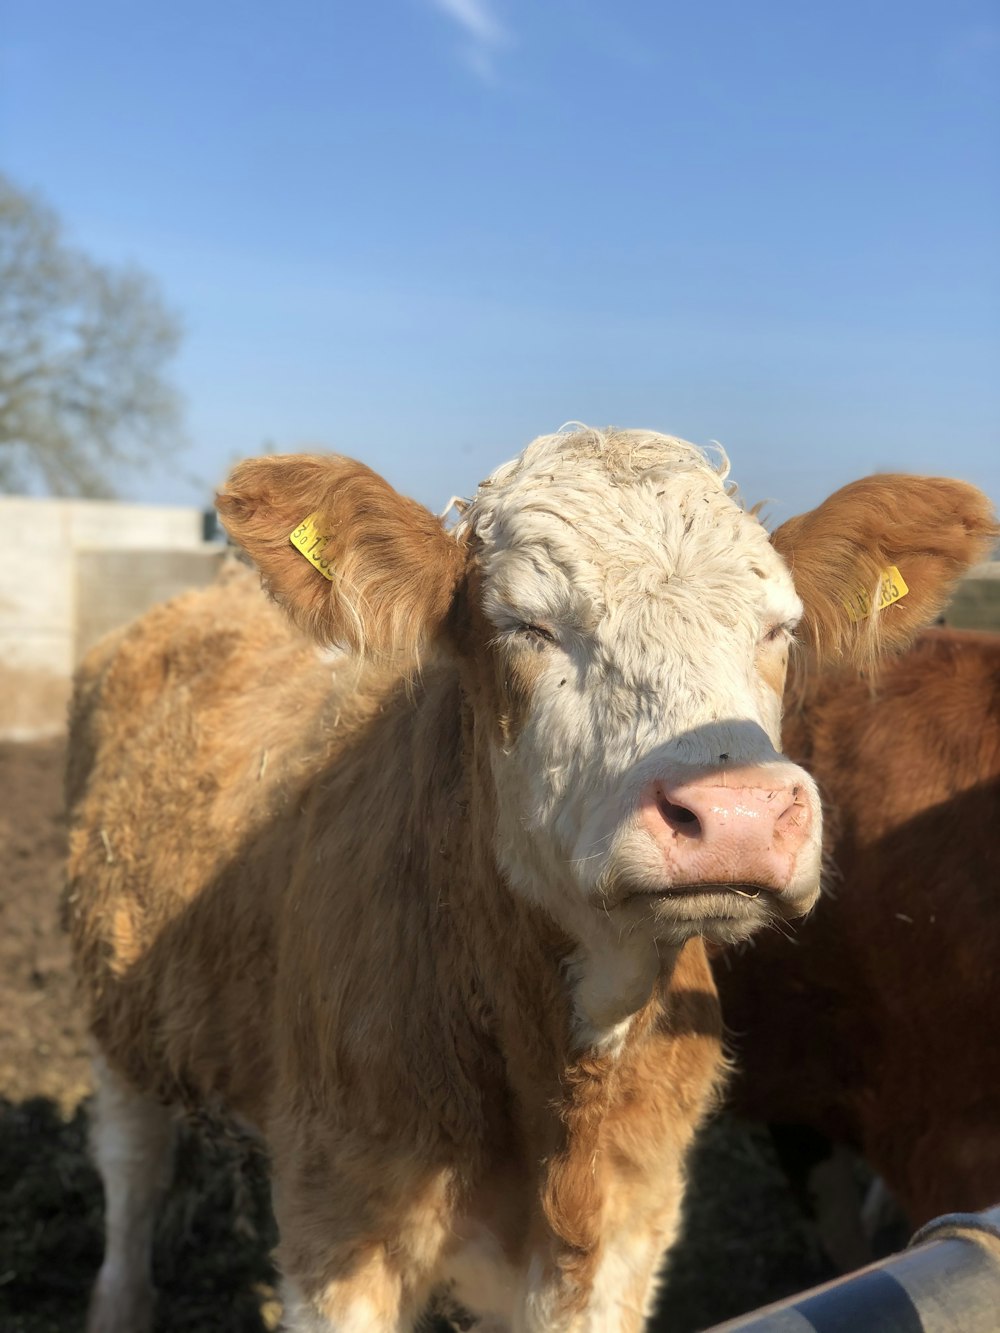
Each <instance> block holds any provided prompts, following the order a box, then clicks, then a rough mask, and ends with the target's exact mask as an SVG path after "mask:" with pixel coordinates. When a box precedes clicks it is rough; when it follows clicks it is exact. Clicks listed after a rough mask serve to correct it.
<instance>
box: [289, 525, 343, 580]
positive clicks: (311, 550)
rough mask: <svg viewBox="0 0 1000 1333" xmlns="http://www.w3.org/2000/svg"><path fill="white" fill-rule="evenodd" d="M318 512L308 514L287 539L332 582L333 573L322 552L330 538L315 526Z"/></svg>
mask: <svg viewBox="0 0 1000 1333" xmlns="http://www.w3.org/2000/svg"><path fill="white" fill-rule="evenodd" d="M318 518H319V513H318V512H317V513H315V514H310V515H309V516H308V517H307V518H304V519H303V520H302V522H301V523H300V524H299V526H298V527H297V528H296V529H295V531H294V532H291V533H289V536H288V540H289V541H290V542H291V543H292V545H293V546H294V547H295V549H296V551H299V552H300V553H301V554H302V555H304V556H305V558H306V559H307V560H308V561H309V563H310V564H311V565H312V567H313V568H314V569H318V570H319V572H320V573H321V574H322V575H323V577H324V578H325V579H329V580H330V581H331V583H332V582H333V574H332V573H331V570H330V562H329V561H328V560H327V558H326V556H325V555H324V554H323V552H324V551H325V549H326V544H327V542H328V541H329V540H330V538H329V537H325V536H324V535H323V533H322V532H320V530H319V528H318V527H317V526H316V520H317V519H318Z"/></svg>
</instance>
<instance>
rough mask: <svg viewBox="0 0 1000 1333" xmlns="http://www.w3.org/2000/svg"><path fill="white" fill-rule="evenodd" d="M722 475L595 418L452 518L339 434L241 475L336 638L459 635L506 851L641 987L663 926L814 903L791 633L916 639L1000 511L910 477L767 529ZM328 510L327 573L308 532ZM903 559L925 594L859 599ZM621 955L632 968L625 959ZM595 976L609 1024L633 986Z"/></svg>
mask: <svg viewBox="0 0 1000 1333" xmlns="http://www.w3.org/2000/svg"><path fill="white" fill-rule="evenodd" d="M725 475H726V472H725V469H723V468H719V467H717V466H715V465H713V464H712V463H711V462H710V461H709V460H708V459H707V458H706V456H705V455H704V454H703V453H702V452H701V451H700V450H698V449H697V448H695V447H694V446H692V445H689V444H686V443H684V442H683V441H680V440H676V439H672V438H669V437H666V436H662V435H655V434H652V433H648V432H639V431H604V432H601V431H593V430H587V429H579V430H574V431H571V432H567V433H561V434H559V435H554V436H545V437H542V438H540V439H538V440H535V441H534V443H532V444H530V445H529V446H528V448H527V449H525V451H524V452H523V453H522V454H521V455H520V457H518V458H517V459H516V460H514V461H513V462H512V463H509V464H507V465H505V466H504V467H502V468H500V469H499V470H498V471H497V472H495V473H494V474H493V476H492V477H490V478H489V480H488V481H486V482H484V483H483V484H482V486H481V487H480V488H479V491H478V492H477V494H476V496H475V497H474V499H473V500H472V502H471V504H470V505H469V507H468V508H467V509H466V511H465V512H464V514H463V516H462V520H461V522H460V523H459V525H458V527H457V528H456V530H455V531H454V532H453V533H448V532H446V531H445V530H444V528H443V527H442V525H441V524H440V522H439V521H438V520H437V519H435V518H434V517H433V516H432V515H431V514H430V513H429V512H428V511H427V510H425V509H423V508H422V507H421V506H419V505H417V504H415V503H414V502H413V501H410V500H406V499H403V498H402V497H400V496H399V495H398V494H397V493H396V492H395V491H393V490H392V489H391V488H390V487H389V486H388V485H387V483H385V482H384V481H382V480H381V478H379V477H377V476H376V475H375V474H373V473H372V472H370V471H369V470H368V469H367V468H365V467H363V466H362V465H361V464H358V463H354V462H351V461H349V460H345V459H341V458H309V457H288V458H280V457H278V458H266V459H260V460H255V461H251V462H248V463H244V464H241V465H240V466H239V467H238V468H237V469H236V470H235V472H234V473H233V475H232V477H231V479H230V481H229V483H228V485H227V487H226V489H225V490H224V491H223V493H222V494H221V496H220V498H219V506H220V510H221V512H222V515H223V518H224V520H225V522H226V525H227V527H228V528H229V530H230V532H231V533H232V534H233V536H234V537H235V538H236V540H237V541H239V542H240V543H241V544H242V545H244V546H245V547H246V549H247V550H248V551H249V553H250V555H251V556H252V557H253V558H254V560H255V561H256V562H257V564H258V566H259V567H260V569H261V571H262V573H263V575H264V578H265V581H266V582H267V584H268V586H269V588H270V590H271V592H272V593H273V595H274V596H275V597H276V598H277V599H278V600H279V601H280V602H282V603H283V604H284V605H285V606H286V607H287V608H288V610H289V612H290V613H291V615H292V617H293V618H294V619H295V620H296V621H297V622H298V623H299V624H301V625H303V626H305V627H306V628H308V629H309V630H310V631H311V632H312V633H313V634H314V635H315V636H316V637H317V638H318V639H319V640H320V641H321V642H324V643H330V642H339V643H343V644H345V645H346V646H348V647H350V648H353V649H354V650H355V651H360V652H365V653H368V654H371V655H375V656H386V655H388V656H393V655H394V656H396V657H397V658H398V659H399V661H400V663H401V665H402V666H403V667H404V668H405V669H412V665H413V662H414V660H415V658H416V656H417V654H418V653H419V652H420V650H421V649H422V648H424V649H425V650H427V649H430V648H431V647H432V645H437V646H439V647H443V648H444V649H445V650H446V651H448V652H450V653H451V654H452V655H454V656H455V657H457V659H458V663H459V669H460V671H461V672H462V676H463V680H464V682H465V688H466V693H467V695H468V697H469V698H470V700H471V701H472V705H473V708H474V710H475V718H476V735H477V743H478V744H480V745H482V746H484V747H486V748H487V753H488V757H489V766H490V769H491V771H492V778H493V783H494V786H495V798H496V807H497V832H496V856H497V860H498V863H499V865H500V867H501V869H502V870H503V872H504V873H505V874H506V876H507V877H508V879H509V881H510V883H511V884H512V886H513V887H514V888H515V889H516V890H517V891H518V892H520V893H522V894H524V895H526V896H528V897H530V898H532V899H534V900H536V901H537V902H540V903H541V904H542V905H543V906H544V907H545V908H546V909H547V910H549V911H550V912H551V913H552V914H553V915H554V916H555V918H556V919H557V920H558V921H559V922H560V924H561V925H562V926H563V927H564V928H565V929H566V930H567V931H568V932H569V933H570V935H571V937H572V938H575V939H577V940H579V942H580V946H581V950H582V951H583V956H585V957H587V958H592V957H597V956H602V955H606V956H615V957H617V958H619V961H620V958H622V957H626V955H627V956H628V957H631V956H632V955H633V954H634V955H635V958H634V960H633V961H634V963H635V966H634V968H632V970H633V971H635V973H636V976H637V982H636V984H637V985H638V986H639V988H640V989H641V987H642V985H644V984H646V983H647V982H648V960H649V958H650V957H651V956H655V951H656V948H657V947H658V946H670V945H676V944H678V943H680V942H682V941H683V940H684V939H686V938H688V937H689V936H691V935H696V934H698V935H703V936H705V937H707V938H709V939H712V940H716V941H720V942H729V941H733V940H737V939H740V938H743V937H745V936H746V935H748V934H749V933H750V932H751V931H753V930H754V929H755V928H757V927H759V926H761V925H762V924H765V923H767V922H768V921H771V920H775V919H779V918H783V917H789V916H794V915H797V914H800V913H802V912H805V911H806V910H808V908H809V907H810V906H811V904H812V903H813V902H814V901H815V898H816V896H817V893H818V891H819V874H820V834H821V829H820V821H821V815H820V808H819V801H818V798H817V794H816V789H815V786H814V784H813V782H812V780H811V778H809V776H808V775H807V774H806V773H805V772H804V771H803V770H802V769H801V768H799V767H798V766H796V765H794V764H792V763H790V762H789V761H788V760H787V759H785V758H783V757H782V755H781V753H780V748H781V747H780V725H781V700H782V692H783V688H784V682H785V672H786V666H787V662H788V655H789V652H790V650H792V649H793V645H795V643H796V641H798V642H799V644H801V645H802V650H804V651H806V652H808V653H810V654H811V655H812V657H813V658H814V659H815V660H817V661H818V660H823V659H824V658H827V659H829V658H832V659H836V660H870V659H871V658H873V657H874V656H875V655H877V653H878V652H879V651H881V650H882V649H883V648H885V647H888V648H898V647H900V646H902V645H903V644H904V643H905V642H906V641H908V639H909V638H910V637H911V636H912V633H913V632H914V631H915V629H917V628H919V627H920V626H921V625H922V624H924V623H926V622H927V621H928V620H930V619H931V618H932V617H933V616H934V615H935V614H936V612H937V610H938V608H939V606H940V604H941V602H942V600H943V598H944V596H945V595H946V593H947V590H948V587H949V586H950V584H951V583H952V582H953V581H954V579H955V578H956V577H957V576H958V575H959V574H960V573H961V572H962V571H963V570H964V569H965V568H966V567H967V565H968V564H969V563H971V562H972V561H974V560H975V559H977V558H980V557H981V556H982V554H983V552H984V550H985V548H986V546H987V545H988V542H989V540H990V538H991V536H992V532H993V529H992V525H991V515H990V511H989V506H988V504H987V502H986V500H985V498H984V497H983V496H982V495H981V494H980V493H979V492H977V491H975V490H974V489H973V488H972V487H969V486H967V485H964V484H963V483H960V482H949V481H929V480H926V479H921V478H911V477H899V476H892V477H874V478H868V479H867V480H865V481H863V482H859V483H855V485H854V486H853V487H847V488H845V490H843V491H840V492H838V493H837V494H836V495H834V496H833V497H831V499H830V500H828V501H826V503H825V504H824V505H822V506H820V508H819V509H817V510H815V511H813V512H812V513H811V514H807V515H805V516H803V517H801V518H798V519H793V520H791V521H790V522H789V523H787V524H785V526H784V527H783V528H781V529H779V530H778V532H777V533H775V535H774V537H773V538H771V537H769V535H768V533H767V531H766V530H765V528H764V527H763V526H762V525H761V523H760V522H759V521H758V519H757V518H756V517H755V515H754V514H753V513H750V512H747V511H746V510H745V509H744V508H743V507H742V506H741V505H740V504H739V503H738V501H737V500H736V498H735V497H734V496H733V494H732V493H731V491H730V489H728V488H727V486H726V484H725ZM313 514H315V515H316V517H315V519H314V520H313V533H314V534H315V536H314V537H312V536H311V537H310V540H312V541H313V545H314V553H315V552H316V551H319V552H321V553H322V556H321V563H322V564H323V566H324V568H325V573H324V572H322V571H321V570H319V569H317V568H315V567H314V565H313V564H311V563H310V562H309V561H308V560H307V559H305V558H304V557H303V556H302V555H301V554H300V553H299V552H298V551H296V550H295V549H294V547H293V546H292V545H291V544H290V542H289V534H290V533H291V532H292V531H293V530H294V529H296V527H297V525H299V524H300V522H301V521H302V520H303V519H304V518H305V517H306V516H307V515H313ZM890 567H896V568H897V569H898V570H899V571H901V573H902V575H903V578H904V579H905V580H906V583H907V584H908V586H909V592H908V594H907V595H906V597H905V598H904V599H902V600H900V601H897V602H895V603H894V604H892V605H890V606H888V607H886V608H885V609H884V610H882V611H881V612H877V613H876V614H875V615H869V616H864V615H862V616H860V617H859V615H858V596H859V594H861V595H871V594H874V593H875V592H876V591H877V590H878V588H879V586H880V581H881V579H882V575H883V571H885V570H887V569H889V568H890ZM327 575H330V577H329V578H328V577H327ZM623 966H624V973H629V971H630V966H631V964H628V963H626V964H625V965H623ZM601 975H602V976H605V975H607V976H609V977H611V978H612V980H611V982H610V984H612V986H617V987H620V986H621V985H623V984H624V985H625V987H626V989H627V988H628V982H627V980H626V981H624V982H623V980H622V976H623V968H622V967H618V968H617V969H616V968H611V969H610V971H608V969H604V972H602V973H601ZM586 984H587V985H589V986H590V990H591V992H593V993H592V994H589V996H588V998H587V1000H586V1003H585V1008H586V1010H587V1012H588V1014H589V1015H591V1016H592V1017H593V1018H594V1021H595V1023H598V1024H600V1022H601V1021H602V1018H601V1015H602V1014H603V1015H605V1016H606V1015H607V1014H613V1013H614V1012H616V1007H615V1003H613V1002H611V1001H608V1003H605V999H607V997H604V998H602V995H601V994H600V993H599V992H600V990H601V986H602V985H604V984H605V983H604V982H603V981H601V982H596V981H594V980H593V978H592V977H591V978H590V980H589V981H587V982H586ZM595 988H596V989H595Z"/></svg>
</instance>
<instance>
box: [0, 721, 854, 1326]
mask: <svg viewBox="0 0 1000 1333" xmlns="http://www.w3.org/2000/svg"><path fill="white" fill-rule="evenodd" d="M63 757H64V750H63V745H62V743H61V742H46V743H35V744H0V1333H75V1330H80V1329H82V1327H83V1316H84V1309H85V1303H86V1297H87V1291H88V1288H89V1285H90V1283H91V1281H92V1279H93V1276H94V1274H95V1272H96V1270H97V1267H98V1264H99V1263H100V1257H101V1213H102V1201H101V1191H100V1186H99V1184H98V1181H97V1177H96V1175H95V1173H94V1171H93V1168H92V1167H91V1165H90V1162H89V1160H88V1157H87V1153H86V1098H87V1095H88V1092H89V1088H90V1084H89V1076H88V1064H87V1045H86V1035H85V1031H84V1024H83V1021H82V1017H81V1013H80V1008H79V1005H78V1004H77V1003H76V1002H75V999H74V992H73V983H72V979H71V975H70V967H69V951H68V947H67V943H66V940H65V937H64V936H63V934H62V931H61V929H60V926H59V907H58V904H59V891H60V876H61V858H62V856H63V849H64V839H65V830H64V823H63V815H62V799H61V797H62V792H61V784H62V764H63ZM273 1241H274V1234H273V1222H272V1220H271V1216H270V1212H269V1207H268V1202H267V1181H266V1164H265V1163H264V1162H263V1161H262V1160H261V1158H260V1157H259V1155H257V1154H255V1153H253V1152H252V1151H251V1150H249V1149H247V1148H246V1147H245V1146H243V1145H240V1144H234V1143H233V1142H231V1141H229V1140H227V1139H226V1138H225V1137H224V1136H222V1135H219V1134H215V1133H211V1132H207V1131H205V1130H204V1129H203V1128H195V1127H185V1129H184V1131H183V1134H182V1139H181V1143H180V1149H179V1152H178V1158H177V1178H176V1182H175V1188H174V1190H173V1191H172V1194H171V1197H170V1201H169V1204H168V1206H167V1207H166V1209H165V1210H164V1215H163V1217H162V1219H161V1225H160V1227H159V1230H158V1234H157V1242H156V1255H155V1267H156V1275H157V1282H158V1285H159V1287H160V1290H161V1297H160V1304H159V1313H158V1322H157V1330H158V1333H262V1330H266V1329H273V1328H275V1327H276V1324H277V1319H278V1307H277V1305H276V1302H275V1296H274V1287H273V1283H274V1281H275V1277H274V1270H273V1268H272V1266H271V1264H270V1261H269V1257H268V1255H269V1251H270V1248H271V1246H272V1244H273ZM828 1276H830V1271H829V1269H828V1268H827V1267H826V1265H825V1262H824V1261H823V1260H822V1258H821V1257H820V1254H819V1251H818V1248H817V1246H816V1243H815V1240H814V1238H813V1237H812V1236H811V1234H810V1233H809V1231H808V1230H807V1228H806V1226H805V1224H804V1223H803V1221H802V1220H801V1218H800V1216H799V1213H798V1210H797V1208H796V1206H795V1204H794V1202H793V1201H792V1198H791V1196H790V1194H789V1192H788V1189H787V1187H786V1185H785V1182H784V1178H783V1176H782V1175H781V1174H780V1172H779V1171H778V1170H777V1168H776V1166H775V1164H774V1161H773V1156H772V1154H771V1150H770V1145H769V1141H768V1140H767V1138H766V1136H765V1135H764V1134H763V1133H762V1132H761V1131H759V1130H751V1129H748V1128H747V1127H745V1126H741V1125H739V1124H737V1123H735V1122H734V1121H732V1120H730V1119H728V1118H727V1117H725V1116H723V1117H720V1118H719V1120H717V1121H716V1122H715V1123H714V1124H713V1125H711V1126H710V1127H709V1129H708V1131H707V1132H706V1134H705V1135H704V1137H703V1141H702V1144H701V1147H700V1150H699V1152H698V1154H697V1156H696V1160H695V1162H694V1165H693V1171H692V1177H691V1187H690V1191H689V1208H688V1218H687V1225H686V1228H685V1235H684V1239H683V1241H682V1242H681V1244H680V1245H679V1246H678V1247H677V1249H676V1251H675V1253H674V1255H673V1257H672V1260H671V1264H670V1272H669V1277H668V1281H667V1284H666V1288H665V1291H664V1296H663V1301H662V1308H661V1310H660V1312H659V1315H658V1317H657V1319H656V1321H655V1325H654V1328H655V1333H695V1331H696V1330H701V1329H705V1328H708V1327H709V1326H711V1325H712V1324H714V1323H717V1322H719V1321H721V1320H723V1319H727V1318H730V1317H732V1316H734V1315H736V1314H740V1313H742V1312H743V1311H746V1310H751V1309H754V1308H755V1307H757V1306H758V1305H761V1304H764V1303H765V1302H767V1301H770V1300H775V1299H777V1298H778V1297H780V1296H783V1295H786V1294H788V1293H790V1292H793V1291H798V1290H800V1289H802V1288H803V1287H807V1286H811V1285H813V1284H814V1283H816V1282H818V1281H822V1280H824V1279H825V1278H826V1277H828Z"/></svg>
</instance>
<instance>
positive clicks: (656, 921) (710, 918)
mask: <svg viewBox="0 0 1000 1333" xmlns="http://www.w3.org/2000/svg"><path fill="white" fill-rule="evenodd" d="M817 893H818V886H817V887H816V888H814V887H813V886H811V885H809V886H806V885H803V886H796V887H795V888H794V889H789V890H787V891H777V890H776V889H775V888H774V887H773V886H771V885H763V884H740V883H734V884H683V885H669V886H659V887H655V888H650V887H648V886H646V885H634V886H629V885H627V884H619V885H618V886H617V892H616V894H615V901H614V905H613V906H612V907H610V913H611V915H612V916H613V917H616V918H617V919H618V920H619V921H620V922H621V924H622V925H623V926H624V928H625V929H626V930H628V931H629V932H630V933H631V932H643V931H645V932H647V933H648V934H650V935H652V936H653V938H654V939H656V940H657V941H662V942H663V943H666V944H683V943H684V942H685V940H689V939H692V938H694V937H695V936H700V937H701V938H702V939H705V940H708V941H709V942H710V943H712V944H739V943H740V942H741V941H743V940H746V939H749V938H750V936H751V935H753V934H755V933H756V932H757V931H758V930H762V929H764V928H765V927H767V926H772V927H773V926H777V925H779V924H780V923H781V922H784V921H788V920H791V919H793V918H794V917H798V916H803V915H804V914H805V913H806V912H808V911H809V909H810V908H811V907H812V905H813V903H814V902H815V900H816V897H817ZM604 910H609V909H608V904H607V903H606V902H605V904H604Z"/></svg>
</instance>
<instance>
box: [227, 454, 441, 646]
mask: <svg viewBox="0 0 1000 1333" xmlns="http://www.w3.org/2000/svg"><path fill="white" fill-rule="evenodd" d="M216 505H217V507H218V510H219V514H220V516H221V518H222V521H223V523H224V524H225V526H226V529H227V531H228V532H229V533H230V535H231V536H232V537H233V540H234V541H236V542H238V543H239V544H240V546H242V547H243V548H244V550H245V551H246V552H247V554H248V555H249V556H250V557H251V559H252V560H253V561H254V563H255V564H256V565H257V567H258V569H259V570H260V572H261V574H262V575H263V578H264V583H265V585H266V587H267V589H268V591H269V592H270V593H271V595H272V596H273V597H274V599H275V600H276V601H277V602H279V603H280V604H281V605H282V606H283V607H285V609H286V610H287V612H288V614H289V615H290V616H291V618H292V619H293V620H294V621H295V623H296V624H297V625H299V626H300V627H301V628H303V629H304V630H306V631H307V632H308V633H310V634H311V635H312V636H313V637H314V638H316V639H318V640H319V642H320V643H325V644H330V643H336V644H342V645H344V646H345V647H348V648H351V649H353V650H354V651H355V652H358V653H363V654H365V655H367V656H371V657H391V658H393V659H402V660H404V661H412V660H415V659H416V657H417V655H418V653H419V650H420V645H421V643H422V642H424V641H427V640H429V639H431V638H432V637H433V636H434V635H435V634H436V633H437V632H438V631H439V630H440V629H441V628H442V626H443V623H444V621H445V618H446V617H447V615H448V611H449V609H450V607H451V604H452V599H453V596H454V593H455V589H456V586H457V584H458V581H459V578H460V576H461V573H462V569H463V565H464V557H463V550H462V548H461V547H460V545H459V544H458V542H457V541H456V540H455V539H454V538H453V537H451V536H450V535H449V534H448V533H447V532H445V530H444V528H443V527H442V525H441V522H440V521H439V520H438V519H437V518H435V517H434V515H433V514H431V513H430V512H429V511H428V510H427V509H425V508H424V507H423V505H420V504H417V502H416V501H415V500H409V499H407V498H406V497H405V496H402V495H400V494H398V492H396V491H394V490H393V488H392V487H391V486H390V485H389V483H388V482H386V481H383V479H382V478H381V477H380V476H378V475H377V474H376V473H375V472H372V470H371V469H370V468H367V467H365V465H364V464H363V463H357V462H355V461H354V460H353V459H350V458H340V457H337V456H336V455H327V456H325V457H324V456H312V455H308V454H287V455H284V456H281V455H279V456H276V457H270V458H251V459H248V460H247V461H246V462H244V463H240V464H238V465H237V467H235V468H234V469H233V471H232V473H231V474H230V476H229V479H228V481H227V482H226V484H225V486H224V487H223V488H222V490H221V491H220V492H219V494H218V495H217V496H216ZM310 517H312V520H313V521H312V524H311V525H310V526H309V529H308V531H306V530H305V529H304V528H303V521H304V520H305V519H308V518H310ZM293 533H296V534H297V540H299V541H300V542H301V544H302V545H303V546H305V547H306V549H307V550H309V551H310V552H311V555H312V557H313V560H310V559H309V558H307V556H306V555H304V554H302V552H301V550H299V549H297V548H296V546H295V545H293V543H292V534H293ZM314 561H315V563H314ZM324 570H325V571H326V572H325V573H324V572H323V571H324Z"/></svg>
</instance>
